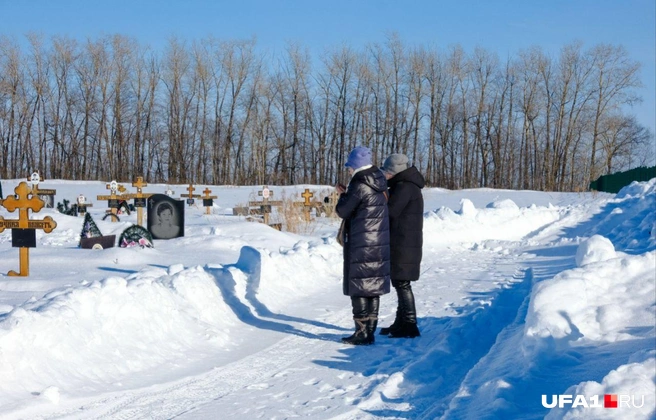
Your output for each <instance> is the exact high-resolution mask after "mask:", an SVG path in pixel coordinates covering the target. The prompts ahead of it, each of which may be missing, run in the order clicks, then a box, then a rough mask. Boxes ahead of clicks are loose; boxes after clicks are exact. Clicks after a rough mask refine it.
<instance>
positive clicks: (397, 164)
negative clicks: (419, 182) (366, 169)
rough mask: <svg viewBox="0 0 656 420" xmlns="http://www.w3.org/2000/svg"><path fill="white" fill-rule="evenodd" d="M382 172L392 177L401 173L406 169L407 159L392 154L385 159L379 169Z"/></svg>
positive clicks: (404, 156)
mask: <svg viewBox="0 0 656 420" xmlns="http://www.w3.org/2000/svg"><path fill="white" fill-rule="evenodd" d="M381 169H382V170H383V172H387V173H388V174H390V175H392V176H394V175H396V174H398V173H399V172H403V171H405V170H406V169H408V157H407V156H406V155H404V154H401V153H394V154H392V155H390V156H389V157H388V158H387V159H385V163H383V167H382V168H381Z"/></svg>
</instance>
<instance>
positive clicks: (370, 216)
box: [335, 147, 390, 345]
mask: <svg viewBox="0 0 656 420" xmlns="http://www.w3.org/2000/svg"><path fill="white" fill-rule="evenodd" d="M346 167H347V168H349V172H350V173H351V174H352V178H351V181H350V182H349V185H348V188H347V189H344V187H342V186H337V190H338V192H340V193H341V196H340V198H339V201H338V202H337V206H336V207H335V210H336V212H337V214H338V215H339V217H341V218H342V219H344V220H345V237H344V283H343V290H344V294H345V295H347V296H350V297H351V304H352V307H353V320H354V321H355V333H354V334H353V335H351V336H350V337H345V338H343V339H342V341H343V342H345V343H348V344H355V345H362V344H373V342H374V333H375V331H376V326H377V324H378V307H379V302H380V295H383V294H386V293H389V292H390V235H389V218H388V209H387V181H386V180H385V176H384V175H383V173H382V172H381V171H380V169H378V168H377V167H375V166H373V165H372V164H371V151H370V150H369V149H367V148H366V147H356V148H355V149H353V151H352V152H351V153H350V155H349V158H348V160H347V162H346Z"/></svg>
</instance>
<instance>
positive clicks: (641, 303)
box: [523, 237, 656, 358]
mask: <svg viewBox="0 0 656 420" xmlns="http://www.w3.org/2000/svg"><path fill="white" fill-rule="evenodd" d="M603 239H604V238H601V239H597V238H595V237H593V238H592V239H591V240H589V241H586V242H584V243H582V244H581V245H580V247H579V250H578V252H577V261H579V259H580V261H581V264H580V265H582V266H581V267H579V268H575V269H571V270H566V271H563V272H561V273H560V274H558V275H557V276H556V277H554V278H553V279H551V280H547V281H544V282H541V283H538V284H537V285H536V286H535V287H534V288H533V291H532V295H531V302H530V305H529V309H528V313H527V316H526V325H525V329H524V344H523V347H524V351H525V352H526V353H527V356H528V357H529V358H530V357H532V356H533V355H535V353H536V352H540V351H547V350H549V351H562V350H564V349H566V348H567V347H570V346H577V345H584V344H591V342H615V341H620V340H627V339H630V338H633V336H632V335H631V333H630V332H629V331H630V330H631V328H634V327H653V325H654V319H655V318H654V307H653V300H654V293H655V288H654V286H655V284H654V267H656V251H652V252H649V253H646V254H643V255H637V256H630V255H624V256H620V257H616V258H612V252H611V249H610V248H609V247H608V244H607V242H606V241H604V240H603ZM595 260H597V262H594V261H595Z"/></svg>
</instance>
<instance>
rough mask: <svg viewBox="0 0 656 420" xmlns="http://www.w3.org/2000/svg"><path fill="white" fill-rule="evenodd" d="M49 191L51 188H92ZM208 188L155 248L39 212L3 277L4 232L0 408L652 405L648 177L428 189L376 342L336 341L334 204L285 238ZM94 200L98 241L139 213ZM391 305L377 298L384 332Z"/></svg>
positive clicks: (418, 411)
mask: <svg viewBox="0 0 656 420" xmlns="http://www.w3.org/2000/svg"><path fill="white" fill-rule="evenodd" d="M19 181H20V180H2V190H3V191H4V192H5V193H7V192H10V191H13V188H14V187H15V186H16V185H18V182H19ZM47 187H48V188H56V191H57V196H56V197H55V202H57V201H62V199H68V200H69V201H71V202H73V201H74V200H75V198H76V197H78V196H79V195H81V194H83V195H85V196H86V197H96V196H97V195H98V194H100V193H103V191H104V190H105V184H104V183H101V182H91V181H89V182H78V181H57V180H48V182H47ZM206 187H209V188H210V189H211V190H212V193H213V194H214V195H216V196H217V197H218V198H217V199H215V200H214V202H213V207H212V209H211V210H212V211H211V214H205V208H204V207H202V206H201V205H200V204H199V205H197V206H193V207H190V208H187V209H186V211H185V236H184V237H181V238H175V239H171V240H155V241H154V247H152V248H148V247H146V248H141V247H131V248H120V247H114V248H109V249H103V250H92V249H81V248H79V247H78V242H79V235H80V231H81V227H82V226H81V225H82V222H83V218H78V217H73V216H67V215H63V214H61V213H58V212H57V210H55V209H43V210H41V211H40V212H39V213H38V214H37V217H38V218H43V217H44V216H51V217H53V218H54V219H55V220H56V222H57V229H56V230H54V231H52V232H51V233H50V234H47V235H46V234H44V233H43V232H37V233H36V235H37V247H36V248H33V249H32V250H31V253H30V275H29V277H25V278H20V277H18V278H17V277H8V276H7V275H6V273H7V271H8V270H9V269H11V268H13V267H15V266H16V264H17V261H18V250H17V249H16V248H12V246H11V233H10V232H9V231H8V230H7V231H5V232H3V233H1V234H0V418H2V419H27V418H29V419H54V418H66V419H76V418H79V419H87V418H122V419H126V418H135V419H137V418H173V417H175V418H181V419H215V418H222V419H233V418H234V419H255V418H266V419H274V418H275V419H282V418H293V417H303V418H314V419H376V418H385V419H409V418H412V419H436V418H445V419H482V418H495V419H516V418H522V419H524V418H525V419H530V418H531V419H532V418H544V417H545V416H546V417H547V418H549V419H555V418H568V419H570V418H581V419H591V418H595V419H598V418H616V419H650V418H654V415H655V412H654V410H655V405H656V402H655V397H654V395H655V394H656V387H655V375H656V348H655V347H656V344H655V343H656V341H655V340H656V333H655V330H654V329H655V323H656V318H655V307H656V291H655V285H656V179H654V180H651V181H650V182H646V183H634V184H632V185H630V186H628V187H626V188H624V189H623V190H622V191H621V192H620V193H619V194H617V195H611V194H603V193H600V194H592V193H553V192H552V193H546V192H535V191H510V190H492V189H475V190H459V191H450V190H444V189H438V188H432V189H425V190H424V198H425V203H426V206H425V209H426V213H425V217H424V222H425V223H424V250H423V255H424V257H423V263H422V275H421V279H420V280H419V281H418V282H416V283H414V284H413V288H414V290H415V295H416V298H417V310H418V316H419V321H418V322H419V328H420V330H421V334H422V335H421V337H418V338H415V339H393V338H388V337H385V336H376V343H375V344H374V345H373V346H348V345H345V344H342V343H341V342H340V337H342V336H345V335H348V334H350V333H351V328H352V320H351V307H350V302H349V299H348V298H347V297H345V296H343V295H342V288H341V273H342V249H341V247H340V246H339V245H338V244H336V242H335V233H336V231H337V228H338V220H337V219H331V218H322V217H318V218H316V219H315V220H314V221H313V222H312V226H311V229H310V231H309V232H308V233H307V234H304V235H298V234H292V233H288V232H285V231H282V232H279V231H277V230H274V229H272V228H270V227H268V226H265V225H264V224H260V223H253V222H249V221H247V220H246V218H245V217H243V216H234V215H233V212H232V208H233V207H235V206H238V205H243V204H244V203H247V202H248V201H249V198H250V197H253V196H256V195H257V191H258V189H261V186H242V187H227V186H214V185H208V186H205V185H199V186H198V188H199V189H203V188H206ZM184 188H185V186H184V185H173V186H172V185H163V184H160V185H158V184H149V186H148V188H147V192H152V193H164V192H165V191H166V190H167V189H172V190H174V191H175V193H176V196H177V195H179V194H180V193H181V192H183V189H184ZM270 188H271V189H272V190H274V191H276V197H280V196H282V194H283V192H284V193H285V194H287V196H292V195H294V194H300V192H302V191H303V190H304V189H305V188H310V189H313V190H319V189H326V188H329V187H326V186H312V185H298V186H294V187H285V188H282V187H275V186H270ZM90 201H92V202H93V201H95V200H93V199H92V200H90ZM103 204H104V203H100V202H98V203H94V206H93V207H89V208H88V211H89V212H90V213H91V214H92V215H93V216H94V218H95V221H96V223H97V225H98V227H99V228H100V230H101V231H102V232H103V234H104V235H116V236H118V235H120V233H121V232H122V231H123V230H125V229H126V228H127V227H129V226H131V225H133V224H136V213H132V214H131V215H129V216H128V215H121V220H120V222H118V223H111V222H110V221H109V220H106V221H103V220H102V216H103V215H104V213H105V207H106V206H105V205H103ZM0 216H3V217H5V218H10V217H12V216H14V215H13V214H12V213H9V212H7V211H6V210H4V209H0ZM395 308H396V298H395V297H394V295H393V294H390V295H385V296H383V297H382V299H381V311H380V318H381V319H380V322H379V326H386V325H388V324H389V323H390V322H391V320H392V319H393V318H394V311H395ZM568 396H569V398H567V397H568ZM613 396H614V398H615V399H614V400H613ZM608 401H611V402H612V401H617V402H618V407H617V408H605V407H604V405H607V404H606V403H607V402H608ZM554 402H555V404H554ZM547 406H553V408H547Z"/></svg>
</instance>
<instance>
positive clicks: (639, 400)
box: [545, 351, 656, 420]
mask: <svg viewBox="0 0 656 420" xmlns="http://www.w3.org/2000/svg"><path fill="white" fill-rule="evenodd" d="M654 353H656V352H654V351H652V352H651V357H648V358H647V359H646V360H644V361H641V362H636V363H629V364H626V365H622V366H620V367H618V368H617V369H615V370H612V371H611V372H610V373H608V375H606V376H605V377H604V379H603V380H602V381H601V383H599V382H595V381H586V382H582V383H580V384H578V385H576V386H573V387H570V388H568V389H567V390H566V391H565V392H564V394H566V395H585V396H586V400H587V401H591V397H594V396H598V398H599V402H600V405H603V396H604V395H615V396H618V399H620V398H622V399H625V400H626V403H623V402H620V403H619V404H618V407H617V408H616V409H615V408H613V409H608V408H602V407H582V406H577V407H575V408H572V406H571V405H567V406H566V407H563V408H554V409H552V410H551V411H550V412H549V414H548V415H547V416H546V417H545V419H547V420H548V419H589V418H595V419H618V420H624V419H627V418H631V419H634V420H639V419H653V418H654V407H655V406H656V386H655V385H654V381H655V380H656V375H655V374H654V372H656V358H655V357H654Z"/></svg>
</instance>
